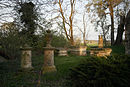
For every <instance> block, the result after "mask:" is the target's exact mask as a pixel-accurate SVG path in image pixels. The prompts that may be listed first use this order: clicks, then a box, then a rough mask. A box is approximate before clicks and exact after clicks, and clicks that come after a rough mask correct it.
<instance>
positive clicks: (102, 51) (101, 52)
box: [90, 48, 112, 57]
mask: <svg viewBox="0 0 130 87" xmlns="http://www.w3.org/2000/svg"><path fill="white" fill-rule="evenodd" d="M111 52H112V49H111V48H91V49H90V55H94V56H99V57H101V56H104V57H106V56H110V54H111Z"/></svg>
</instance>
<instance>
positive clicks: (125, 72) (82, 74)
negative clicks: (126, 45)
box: [67, 55, 130, 87]
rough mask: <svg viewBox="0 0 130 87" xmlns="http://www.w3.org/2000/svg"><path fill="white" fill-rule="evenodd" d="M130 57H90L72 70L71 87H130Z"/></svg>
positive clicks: (70, 76)
mask: <svg viewBox="0 0 130 87" xmlns="http://www.w3.org/2000/svg"><path fill="white" fill-rule="evenodd" d="M129 61H130V57H129V56H125V55H118V56H111V57H108V58H107V59H105V58H101V57H98V58H97V57H90V58H87V59H85V60H84V61H82V62H81V63H80V64H79V65H78V66H77V67H74V68H72V69H71V70H70V74H69V78H68V80H67V81H68V82H67V84H69V86H70V87H130V84H129V82H130V69H129V67H130V66H129V65H130V64H129Z"/></svg>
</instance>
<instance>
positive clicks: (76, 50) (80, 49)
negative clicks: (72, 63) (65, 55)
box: [69, 46, 87, 56]
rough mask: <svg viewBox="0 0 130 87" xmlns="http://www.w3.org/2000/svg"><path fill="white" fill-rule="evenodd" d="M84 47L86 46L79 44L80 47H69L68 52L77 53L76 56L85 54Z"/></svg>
mask: <svg viewBox="0 0 130 87" xmlns="http://www.w3.org/2000/svg"><path fill="white" fill-rule="evenodd" d="M86 49H87V47H86V46H80V47H76V48H73V49H70V50H69V51H70V53H71V54H72V55H78V56H86V55H87V54H86Z"/></svg>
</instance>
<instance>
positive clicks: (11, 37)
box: [0, 23, 22, 59]
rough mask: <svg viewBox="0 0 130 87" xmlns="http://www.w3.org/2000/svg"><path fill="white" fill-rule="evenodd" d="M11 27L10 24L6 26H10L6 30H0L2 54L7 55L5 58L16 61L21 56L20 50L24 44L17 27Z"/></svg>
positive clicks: (0, 50)
mask: <svg viewBox="0 0 130 87" xmlns="http://www.w3.org/2000/svg"><path fill="white" fill-rule="evenodd" d="M9 25H10V24H9V23H8V25H6V26H8V28H6V29H4V28H1V29H0V45H1V49H0V52H1V53H2V54H4V55H5V58H6V57H8V58H10V59H15V58H18V57H19V56H20V50H19V48H20V46H21V44H22V43H21V41H20V37H19V34H18V30H17V28H16V27H15V25H11V26H9Z"/></svg>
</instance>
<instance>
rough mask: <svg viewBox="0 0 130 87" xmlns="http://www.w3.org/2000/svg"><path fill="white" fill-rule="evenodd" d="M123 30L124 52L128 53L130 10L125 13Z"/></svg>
mask: <svg viewBox="0 0 130 87" xmlns="http://www.w3.org/2000/svg"><path fill="white" fill-rule="evenodd" d="M125 32H126V43H125V48H126V54H129V55H130V10H129V12H128V13H127V16H126V19H125Z"/></svg>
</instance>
